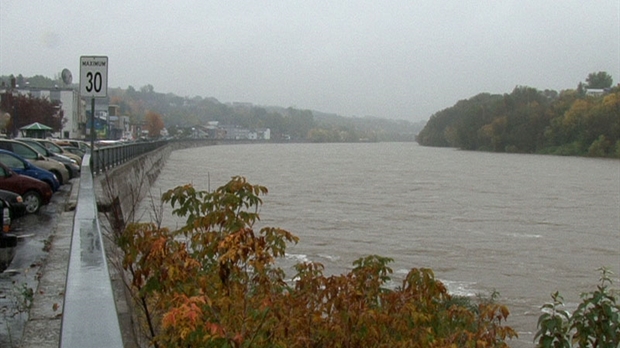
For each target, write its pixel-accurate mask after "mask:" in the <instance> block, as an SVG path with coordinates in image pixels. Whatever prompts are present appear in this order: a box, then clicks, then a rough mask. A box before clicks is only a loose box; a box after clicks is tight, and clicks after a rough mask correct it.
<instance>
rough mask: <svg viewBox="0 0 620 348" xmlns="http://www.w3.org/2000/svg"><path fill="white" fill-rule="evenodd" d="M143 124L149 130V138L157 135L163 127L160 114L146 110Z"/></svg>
mask: <svg viewBox="0 0 620 348" xmlns="http://www.w3.org/2000/svg"><path fill="white" fill-rule="evenodd" d="M144 125H145V127H146V129H147V130H148V131H149V137H150V138H157V137H159V136H160V135H161V131H162V129H164V121H163V120H162V118H161V115H160V114H158V113H156V112H153V111H147V112H146V115H144Z"/></svg>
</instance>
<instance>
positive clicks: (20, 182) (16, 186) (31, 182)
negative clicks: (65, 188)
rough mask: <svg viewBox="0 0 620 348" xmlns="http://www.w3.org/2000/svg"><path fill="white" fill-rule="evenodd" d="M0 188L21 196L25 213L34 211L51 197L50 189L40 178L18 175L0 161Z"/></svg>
mask: <svg viewBox="0 0 620 348" xmlns="http://www.w3.org/2000/svg"><path fill="white" fill-rule="evenodd" d="M0 189H2V190H7V191H11V192H15V193H17V194H19V195H21V196H22V198H23V201H24V205H25V206H26V212H27V213H30V214H32V213H36V212H37V211H39V208H41V206H42V205H45V204H48V203H49V202H50V200H51V199H52V189H51V188H50V186H49V185H48V184H46V183H44V182H43V181H41V180H38V179H34V178H31V177H28V176H25V175H19V174H17V173H15V172H14V171H12V170H11V169H10V168H9V167H7V166H6V165H4V164H3V163H1V162H0Z"/></svg>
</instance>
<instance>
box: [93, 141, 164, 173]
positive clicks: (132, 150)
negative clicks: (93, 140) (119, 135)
mask: <svg viewBox="0 0 620 348" xmlns="http://www.w3.org/2000/svg"><path fill="white" fill-rule="evenodd" d="M167 144H168V141H166V140H162V141H153V142H138V143H127V144H125V143H122V144H119V145H109V146H102V147H97V148H95V150H94V151H93V154H92V174H93V175H94V176H96V175H98V174H101V173H103V172H104V171H105V170H108V169H110V168H113V167H116V166H119V165H121V164H123V163H125V162H127V161H130V160H132V159H134V158H136V157H138V156H140V155H143V154H145V153H149V152H151V151H153V150H156V149H158V148H160V147H162V146H165V145H167Z"/></svg>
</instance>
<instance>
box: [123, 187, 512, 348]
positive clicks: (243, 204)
mask: <svg viewBox="0 0 620 348" xmlns="http://www.w3.org/2000/svg"><path fill="white" fill-rule="evenodd" d="M266 193H267V188H265V187H262V186H258V185H251V184H250V183H248V182H247V181H246V180H245V179H244V178H243V177H234V178H232V180H231V181H230V182H228V183H227V184H225V185H224V186H222V187H220V188H218V189H216V190H215V191H213V192H207V191H198V190H196V189H195V188H194V187H193V186H192V185H185V186H179V187H176V188H174V189H172V190H169V191H167V192H166V193H164V194H163V196H162V201H163V202H166V203H169V204H170V205H171V206H172V208H173V214H174V215H177V216H179V217H182V218H184V219H185V224H184V225H183V226H182V227H180V228H178V229H176V230H169V229H167V228H162V227H160V226H159V225H158V224H157V223H134V224H130V225H129V226H128V227H127V228H126V229H125V230H124V231H122V232H121V233H120V234H119V235H118V236H117V243H118V245H119V247H120V248H121V250H122V251H123V253H124V260H123V267H124V269H125V270H126V271H127V272H128V274H129V275H130V276H131V284H130V288H131V290H132V293H133V294H134V296H135V303H136V305H137V307H138V308H140V309H141V311H140V314H141V315H140V318H139V320H138V322H140V323H142V328H144V332H145V333H146V335H147V336H148V338H149V340H150V341H151V344H152V345H153V346H155V347H448V346H451V347H483V346H484V347H504V346H507V345H506V343H505V342H506V340H508V339H509V338H512V337H515V336H516V333H515V331H514V330H513V329H511V328H510V327H508V326H505V320H506V318H507V317H508V315H509V313H508V309H507V308H506V307H505V306H502V305H500V304H497V303H495V302H493V301H482V302H480V303H473V302H471V301H469V300H465V299H462V298H455V297H453V296H451V295H450V294H449V293H448V291H447V290H446V287H445V286H444V285H443V284H442V283H441V282H440V281H438V280H436V279H435V277H434V274H433V272H432V271H431V270H430V269H416V268H414V269H412V270H411V271H410V272H409V274H408V275H407V276H406V277H405V279H404V280H403V281H402V283H401V285H400V286H399V287H397V288H395V289H391V288H389V287H387V286H386V284H388V282H389V281H390V274H391V273H392V269H391V268H390V267H389V266H388V265H389V263H390V262H391V261H392V260H391V259H389V258H385V257H381V256H377V255H371V256H367V257H364V258H360V259H359V260H357V261H355V262H354V264H353V266H354V267H353V270H352V271H351V272H350V273H348V274H343V275H335V276H325V275H324V274H323V265H321V264H320V263H312V262H309V263H299V264H298V265H297V266H296V274H295V275H293V276H292V277H287V276H286V275H285V272H284V271H283V270H282V269H281V268H279V267H277V266H276V260H277V259H278V258H281V257H283V256H284V255H285V250H286V245H287V243H291V242H293V243H297V242H298V238H297V237H296V236H294V235H293V234H291V233H290V232H288V231H286V230H283V229H280V228H274V227H263V228H261V229H260V230H259V231H255V229H254V224H255V223H256V222H257V221H258V220H259V214H258V211H259V207H260V206H261V204H262V199H261V198H260V196H262V195H264V194H266Z"/></svg>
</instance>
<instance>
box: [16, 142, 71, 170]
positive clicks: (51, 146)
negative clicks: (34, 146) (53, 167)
mask: <svg viewBox="0 0 620 348" xmlns="http://www.w3.org/2000/svg"><path fill="white" fill-rule="evenodd" d="M18 140H19V139H18ZM30 140H32V141H36V142H38V143H39V144H41V145H43V146H45V147H46V148H47V149H48V150H50V151H51V152H53V153H55V154H58V155H63V156H66V157H69V158H71V159H72V160H74V161H75V162H76V163H77V165H78V166H81V165H82V157H80V156H78V155H74V154H72V153H71V152H69V151H65V150H64V149H63V148H62V147H60V146H59V145H57V144H54V142H52V141H50V140H45V139H34V138H32V139H30Z"/></svg>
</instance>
